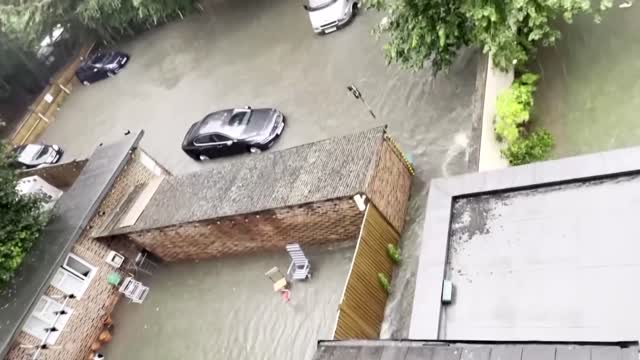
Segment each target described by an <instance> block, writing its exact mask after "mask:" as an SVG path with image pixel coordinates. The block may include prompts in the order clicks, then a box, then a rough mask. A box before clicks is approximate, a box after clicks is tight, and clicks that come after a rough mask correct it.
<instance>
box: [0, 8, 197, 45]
mask: <svg viewBox="0 0 640 360" xmlns="http://www.w3.org/2000/svg"><path fill="white" fill-rule="evenodd" d="M193 4H194V2H193V0H5V1H4V2H3V4H2V5H0V24H1V25H0V26H1V28H0V31H3V32H5V33H6V34H8V35H9V36H11V37H13V38H15V39H17V40H19V42H20V43H21V44H23V45H24V46H25V47H26V48H36V47H37V46H38V44H39V43H40V42H41V41H42V39H43V38H44V37H45V36H46V35H47V34H48V33H49V32H51V31H52V29H54V28H55V27H56V26H57V25H61V26H63V27H64V28H65V30H66V31H68V32H70V33H72V35H73V36H85V37H96V38H97V39H98V40H104V41H107V42H113V41H117V40H119V39H120V38H121V37H122V36H128V35H133V34H134V33H136V32H138V31H140V30H144V29H148V28H151V27H153V26H156V25H158V24H160V23H164V22H167V21H169V20H172V19H174V18H176V17H179V16H183V15H184V14H185V13H188V12H190V11H191V10H192V9H193Z"/></svg>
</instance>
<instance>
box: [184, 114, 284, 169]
mask: <svg viewBox="0 0 640 360" xmlns="http://www.w3.org/2000/svg"><path fill="white" fill-rule="evenodd" d="M284 123H285V118H284V115H283V114H282V113H281V112H280V111H278V110H276V109H252V108H250V107H246V108H243V109H227V110H221V111H217V112H214V113H211V114H209V115H207V116H205V117H204V119H202V120H200V121H198V122H197V123H195V124H193V125H191V128H189V131H188V132H187V135H186V136H185V137H184V141H183V142H182V150H183V151H184V152H185V153H186V154H187V155H189V156H190V157H191V158H193V159H195V160H206V159H210V158H214V157H220V156H224V155H231V154H237V153H242V152H252V153H257V152H261V151H262V150H266V149H268V148H270V147H271V145H273V143H274V142H275V141H276V139H277V138H278V137H279V136H280V135H281V134H282V130H283V129H284Z"/></svg>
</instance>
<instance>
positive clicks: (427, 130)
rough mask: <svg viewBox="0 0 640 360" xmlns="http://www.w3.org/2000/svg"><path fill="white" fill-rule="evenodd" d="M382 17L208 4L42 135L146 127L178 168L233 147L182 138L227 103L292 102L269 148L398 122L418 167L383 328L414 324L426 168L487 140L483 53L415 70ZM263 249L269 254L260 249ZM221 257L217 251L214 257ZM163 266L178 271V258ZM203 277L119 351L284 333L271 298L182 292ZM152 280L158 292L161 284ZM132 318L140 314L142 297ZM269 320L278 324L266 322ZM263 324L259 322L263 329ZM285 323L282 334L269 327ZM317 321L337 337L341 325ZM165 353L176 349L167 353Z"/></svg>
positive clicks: (446, 171) (74, 103)
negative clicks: (264, 304)
mask: <svg viewBox="0 0 640 360" xmlns="http://www.w3.org/2000/svg"><path fill="white" fill-rule="evenodd" d="M379 19H380V16H379V15H378V14H376V13H371V12H366V13H362V14H360V15H359V16H358V17H357V18H356V19H355V21H354V22H353V23H352V24H351V25H349V26H348V27H346V28H344V29H342V30H340V31H338V32H335V33H332V34H330V35H327V36H317V35H314V34H313V33H312V31H311V27H310V24H309V20H308V18H307V15H306V13H305V12H304V11H303V9H302V6H301V5H300V3H299V2H298V1H297V0H277V1H268V0H243V1H234V2H231V1H229V2H222V3H217V4H214V5H211V4H210V5H208V6H206V11H205V12H204V13H201V14H197V15H193V16H190V17H187V18H186V19H185V20H184V21H180V22H175V23H172V24H169V25H166V26H163V27H162V28H159V29H156V30H153V31H150V32H148V33H145V34H143V35H141V36H139V37H137V38H136V39H135V40H133V41H131V42H129V43H127V44H124V45H123V46H122V47H123V48H124V50H126V51H127V52H129V53H130V54H131V62H130V64H129V65H128V66H127V68H126V69H125V70H124V71H122V72H121V73H120V74H118V76H116V77H114V78H111V79H107V80H105V81H102V82H99V83H96V84H95V85H92V86H89V87H86V88H85V87H79V88H75V89H74V92H73V94H72V95H71V96H70V97H69V99H68V100H67V102H66V103H65V104H64V106H63V107H62V109H61V110H60V112H59V115H58V119H57V121H56V122H55V123H54V124H53V125H52V126H51V127H50V128H49V129H48V130H47V132H46V133H45V135H44V137H43V139H42V140H43V141H44V142H49V143H57V144H60V145H62V146H63V147H64V148H65V150H66V153H65V159H66V160H69V159H71V158H76V157H77V158H80V157H86V156H88V154H90V153H91V151H92V149H93V148H94V147H95V146H96V145H97V144H98V143H101V142H103V143H108V142H110V141H114V140H117V139H118V138H120V137H121V136H123V132H124V131H125V130H126V129H131V130H133V131H135V130H137V129H144V130H145V133H146V134H145V136H144V138H143V140H142V147H143V148H144V149H145V150H146V151H147V152H148V153H150V154H151V156H153V157H154V158H155V159H157V160H158V161H159V162H161V163H162V164H163V165H165V166H166V167H167V168H168V169H169V170H170V171H171V172H173V173H175V174H181V173H186V172H190V171H197V170H199V169H203V168H206V167H210V166H216V164H217V163H219V162H221V161H233V160H232V159H221V160H215V161H209V162H204V163H197V162H194V161H192V160H191V159H189V158H188V157H187V156H186V155H184V154H183V153H182V151H181V150H180V143H181V141H182V137H183V135H184V133H185V132H186V130H187V129H188V128H189V125H190V124H191V123H193V122H195V121H197V120H199V119H200V118H202V116H204V115H205V114H206V113H208V112H211V111H214V110H218V109H223V108H228V107H231V106H244V105H252V106H254V107H259V106H274V107H277V108H279V109H281V110H282V111H283V112H284V113H285V114H286V116H287V119H288V125H287V128H286V129H285V131H284V133H283V136H282V138H281V139H280V140H279V141H278V143H276V145H275V146H274V149H273V150H272V151H277V150H281V149H285V148H288V147H292V146H296V145H301V144H304V143H308V142H312V141H318V140H322V139H325V138H328V137H332V136H339V135H344V134H348V133H353V132H357V131H361V130H364V129H368V128H371V127H374V126H378V125H381V124H388V125H389V132H390V134H391V135H392V136H393V137H394V138H395V139H396V140H397V142H398V143H399V144H400V145H401V147H402V148H403V149H404V150H405V151H406V152H407V153H408V154H409V156H410V158H411V159H412V161H413V162H414V164H415V166H416V169H417V175H416V177H415V178H414V182H413V188H412V199H411V202H410V204H409V214H408V218H407V225H406V228H405V231H404V234H403V240H402V247H403V252H404V260H403V263H402V266H401V267H400V271H399V273H398V274H397V276H396V277H395V279H394V281H393V285H392V286H393V288H394V291H393V294H394V295H393V296H392V299H391V301H390V303H389V306H388V311H387V313H388V316H387V318H388V320H387V323H386V324H385V326H384V329H383V336H385V337H386V336H393V337H397V338H402V337H406V336H407V333H408V326H409V324H408V322H407V320H408V318H409V316H410V314H411V305H412V298H413V291H414V280H415V271H416V267H417V254H418V253H419V248H420V247H419V246H420V241H419V240H420V234H421V232H422V219H423V216H424V207H425V204H426V192H427V189H428V183H429V180H430V179H431V178H433V177H439V176H448V175H454V174H459V173H463V172H467V171H471V170H474V169H475V165H474V164H473V163H474V161H473V159H472V157H470V149H471V148H472V147H473V146H474V145H477V141H476V139H475V138H474V137H473V136H472V118H473V116H474V96H475V95H476V72H477V65H478V62H479V60H478V58H479V57H478V56H477V53H476V52H472V51H463V52H461V54H460V57H459V59H458V61H457V62H456V63H455V64H454V66H453V67H452V68H451V69H450V70H449V72H448V73H442V74H440V75H439V76H438V77H436V78H434V77H432V75H431V72H430V70H429V69H425V70H424V71H420V72H412V71H407V70H402V69H400V68H398V67H397V66H393V65H392V66H387V65H386V64H385V60H384V57H383V54H382V45H383V43H382V42H380V41H377V40H376V39H375V38H374V37H373V36H372V35H371V29H372V27H373V26H374V25H375V24H376V23H377V22H378V21H379ZM348 84H355V85H357V86H358V87H359V89H360V90H361V92H362V94H363V95H364V97H365V99H366V100H367V102H368V103H369V104H370V106H371V108H372V109H373V111H374V112H375V114H376V116H377V117H376V118H375V119H374V118H372V117H371V116H370V115H369V114H368V112H367V110H366V107H365V106H364V105H363V104H361V103H360V102H359V101H357V100H355V99H354V98H353V97H352V96H351V95H349V94H348V93H347V91H346V86H347V85H348ZM247 156H249V155H247ZM327 256H328V257H330V255H327ZM335 256H336V257H337V260H333V261H339V259H341V258H342V257H341V256H342V255H340V254H336V255H335ZM256 259H257V260H256V261H257V262H260V261H262V260H260V257H256ZM327 261H330V260H327ZM226 264H227V266H226V267H224V268H220V269H219V270H220V271H221V272H224V273H225V276H227V275H229V274H226V272H229V273H230V274H246V275H247V276H250V277H254V276H255V277H256V279H254V280H251V281H255V282H256V286H257V284H258V283H260V282H261V281H262V280H263V279H261V278H260V274H261V273H262V272H263V270H264V269H262V267H255V268H254V267H251V266H249V265H247V264H244V263H242V262H240V263H236V262H233V261H228V262H226ZM261 264H262V265H267V263H266V262H263V263H261ZM181 266H183V267H180V266H176V267H175V269H177V270H176V271H177V272H179V273H180V272H182V273H183V274H184V275H183V276H184V278H189V275H188V272H189V271H190V270H186V269H188V268H189V266H188V265H181ZM194 266H196V268H197V269H201V270H198V271H205V270H204V268H206V267H207V266H208V265H203V264H198V265H194ZM210 266H213V267H215V266H217V265H216V263H211V264H210ZM172 268H174V267H172ZM336 269H337V270H335V271H336V272H339V274H338V273H336V274H334V275H332V276H335V277H336V279H337V278H338V277H340V276H346V271H348V268H345V267H344V266H342V267H336ZM332 271H333V270H332ZM256 274H257V275H256ZM338 275H340V276H338ZM166 276H167V277H168V278H172V277H174V276H178V275H171V274H170V272H169V271H167V274H166ZM216 276H221V275H216ZM229 276H231V275H229ZM154 278H155V276H154ZM154 281H157V280H154ZM211 281H214V280H213V279H212V280H211ZM193 284H194V285H193V286H195V287H196V288H195V289H188V288H187V287H183V288H175V289H174V290H173V291H171V293H172V296H173V297H169V295H167V296H166V299H167V300H171V301H173V302H175V304H172V305H171V306H172V307H175V308H176V309H177V308H180V309H183V310H184V311H186V312H189V313H190V314H191V315H188V316H187V315H185V319H189V320H188V321H186V322H178V324H176V326H174V327H173V329H172V330H169V329H171V324H170V323H171V322H175V321H178V320H176V319H180V317H181V316H183V315H180V314H178V313H175V314H174V315H173V316H172V317H170V316H168V314H167V313H166V312H163V308H165V310H166V307H164V306H163V307H161V308H160V310H159V311H158V314H157V324H158V325H157V326H158V329H160V328H161V327H162V329H167V330H153V331H156V332H158V337H157V338H155V337H154V336H151V335H149V334H147V335H142V333H138V332H137V331H133V330H130V334H131V338H135V337H140V336H142V337H141V338H139V340H138V341H133V340H131V341H128V342H125V343H126V344H127V345H126V346H129V347H130V349H129V350H126V349H125V348H124V347H123V348H122V349H121V350H118V351H119V352H114V354H119V355H118V356H114V357H115V358H116V359H156V358H163V359H167V358H169V359H170V358H176V359H177V358H180V357H177V356H178V355H179V354H182V356H184V357H183V358H191V359H244V358H255V359H258V358H264V359H269V358H272V357H262V356H258V355H255V354H259V353H261V352H263V351H267V352H268V351H270V350H268V349H271V348H272V347H274V346H276V345H275V344H278V341H280V340H279V337H280V334H282V331H284V330H283V327H281V325H278V324H277V323H274V322H273V321H271V320H270V319H272V318H273V317H274V316H275V315H274V314H275V313H273V312H270V311H267V308H264V311H260V312H258V313H252V314H251V315H250V316H249V314H248V313H243V312H242V311H241V310H234V311H233V312H232V314H234V316H235V315H237V316H240V317H239V318H235V317H233V316H231V317H229V318H228V319H227V317H226V316H227V314H231V313H228V312H227V313H221V312H218V311H211V310H208V309H206V308H203V307H202V306H199V307H198V306H195V305H192V304H191V303H189V302H187V303H184V304H182V305H181V303H183V302H184V299H185V298H188V297H194V298H198V297H200V295H201V294H200V293H199V290H198V289H201V288H202V286H201V285H198V284H199V283H196V282H194V283H193ZM342 285H343V282H342V280H340V284H333V285H332V286H331V287H327V288H331V289H336V290H335V291H338V289H341V286H342ZM229 288H230V287H229V286H224V287H221V288H220V289H219V290H220V291H221V292H222V293H221V294H217V295H216V296H214V295H213V294H212V295H211V299H210V300H211V301H215V302H216V303H220V304H221V306H223V308H226V307H229V309H230V308H231V307H233V306H241V304H242V302H243V301H245V299H244V298H237V297H232V296H226V295H227V294H228V291H229ZM154 289H156V290H155V291H154V292H155V293H156V294H157V292H158V291H157V287H156V286H154ZM206 291H207V292H209V290H206ZM257 291H262V290H257ZM317 291H318V292H320V291H321V289H318V290H317ZM183 292H184V294H186V295H184V294H183ZM156 296H159V295H156ZM247 298H250V296H247ZM274 301H275V300H274ZM167 304H169V302H167ZM136 309H137V310H136V311H139V312H142V313H146V314H149V312H151V313H152V312H153V311H155V308H154V306H153V305H147V304H145V305H143V306H142V307H137V308H136ZM174 311H176V312H177V311H178V310H174ZM229 311H231V310H229ZM309 311H310V312H309V313H308V314H306V315H305V316H306V317H307V318H308V321H321V322H322V323H323V324H325V325H326V324H328V323H329V322H332V321H333V320H334V318H335V309H334V308H331V309H329V310H327V309H325V308H322V307H316V306H311V307H310V310H309ZM194 314H195V315H194ZM229 316H230V315H229ZM131 318H132V319H135V316H134V315H133V311H132V312H131ZM212 319H216V321H218V322H219V323H216V324H217V325H216V326H218V325H219V327H216V328H209V329H207V327H206V326H204V325H203V324H212ZM318 319H322V320H318ZM258 320H260V321H258ZM137 321H142V320H137ZM137 321H136V320H131V321H129V320H126V322H124V321H123V324H122V325H121V326H120V327H121V330H120V331H125V330H122V329H126V328H127V327H128V326H129V325H127V324H128V323H129V322H131V323H133V324H134V325H132V326H134V328H135V329H138V331H142V330H141V329H143V327H141V326H143V325H144V324H140V323H138V322H137ZM201 321H202V324H200V323H199V322H201ZM225 321H226V322H225ZM258 323H261V324H267V325H264V326H262V325H260V326H258V325H257V324H258ZM161 324H162V325H161ZM207 326H209V325H207ZM253 326H257V327H258V328H256V329H252V328H251V327H253ZM191 327H193V329H191ZM207 330H209V331H210V332H211V331H213V333H208V332H207ZM214 330H215V331H214ZM128 331H129V330H128ZM169 334H172V335H169ZM225 334H236V335H234V336H235V337H228V336H227V335H225ZM160 335H162V336H160ZM240 335H242V336H244V338H243V337H241V336H240ZM274 335H275V336H276V339H274V338H272V337H273V336H274ZM314 335H318V336H320V335H322V336H321V337H324V338H326V337H327V336H329V335H330V334H327V333H326V332H325V333H323V334H320V333H314ZM282 336H284V335H282ZM122 338H123V337H122V336H120V337H118V336H117V335H116V338H115V340H114V346H115V344H116V343H118V342H122V341H123V340H122ZM125 338H127V339H128V338H129V337H125ZM155 339H157V340H155ZM241 340H242V341H241ZM316 340H317V339H315V338H313V336H311V335H309V336H305V337H301V338H300V339H298V338H296V341H300V342H304V343H305V345H304V346H302V345H300V346H299V347H296V349H300V350H299V351H297V350H296V351H293V353H292V354H291V355H289V357H286V356H285V357H278V358H279V359H296V360H298V359H304V358H305V356H307V355H309V352H308V351H309V350H308V349H309V348H308V347H307V346H312V347H313V346H314V344H315V341H316ZM234 341H237V344H235V346H238V347H239V348H243V349H247V350H246V351H249V349H253V350H252V351H254V353H253V354H254V355H253V356H248V357H247V356H244V355H247V354H250V352H241V350H235V351H237V352H236V353H226V355H225V354H224V353H221V352H220V351H219V350H216V349H220V348H227V349H232V345H231V344H232V342H234ZM172 342H173V344H172ZM225 344H227V345H225ZM309 344H311V345H309ZM170 345H171V346H174V347H175V350H173V351H174V352H171V351H172V350H169V349H170V348H171V346H170ZM126 346H125V347H126ZM145 349H146V350H145ZM178 349H179V351H178ZM114 351H115V350H114ZM127 351H130V352H129V353H127ZM229 351H231V350H229ZM242 351H245V350H242ZM127 354H131V355H130V356H129V355H127ZM163 354H172V355H171V356H160V355H163ZM230 354H232V355H230ZM133 355H135V356H133ZM154 356H159V357H154ZM112 358H113V357H112ZM307 358H308V357H307ZM274 359H275V358H274Z"/></svg>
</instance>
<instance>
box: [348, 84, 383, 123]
mask: <svg viewBox="0 0 640 360" xmlns="http://www.w3.org/2000/svg"><path fill="white" fill-rule="evenodd" d="M347 91H349V92H350V93H351V95H353V97H354V98H356V99H357V100H360V101H361V102H362V103H363V104H364V106H366V107H367V110H368V111H369V114H370V115H371V117H372V118H374V119H375V118H376V114H374V113H373V110H372V109H371V106H369V104H368V103H367V101H366V100H365V99H364V96H362V93H361V92H360V90H359V89H358V88H357V87H356V86H355V85H353V84H351V85H347Z"/></svg>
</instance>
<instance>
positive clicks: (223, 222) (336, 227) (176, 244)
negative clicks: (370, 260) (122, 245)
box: [128, 198, 364, 261]
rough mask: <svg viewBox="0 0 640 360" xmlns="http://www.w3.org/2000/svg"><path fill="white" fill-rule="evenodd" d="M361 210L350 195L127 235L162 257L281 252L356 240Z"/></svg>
mask: <svg viewBox="0 0 640 360" xmlns="http://www.w3.org/2000/svg"><path fill="white" fill-rule="evenodd" d="M363 216H364V214H363V213H362V212H360V211H359V210H358V208H357V206H356V205H355V202H354V201H353V200H352V199H351V198H343V199H334V200H328V201H323V202H318V203H312V204H306V205H300V206H292V207H287V208H281V209H274V210H268V211H263V212H259V213H253V214H248V215H240V216H231V217H227V218H221V219H214V220H209V221H202V222H195V223H187V224H181V225H177V226H171V227H167V228H162V229H155V230H147V231H141V232H137V233H131V234H128V236H130V237H131V238H132V239H133V240H134V241H135V242H136V243H137V244H138V245H140V246H141V247H144V248H146V249H147V250H149V251H151V252H152V253H154V254H156V255H157V256H159V257H160V258H162V259H163V260H166V261H181V260H198V259H207V258H212V257H220V256H227V255H239V254H246V253H250V252H255V251H269V250H282V249H284V247H285V245H286V244H287V243H290V242H297V243H299V244H301V245H321V244H327V243H334V242H340V241H349V240H353V241H355V240H356V239H357V237H358V233H359V231H360V226H361V224H362V219H363Z"/></svg>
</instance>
